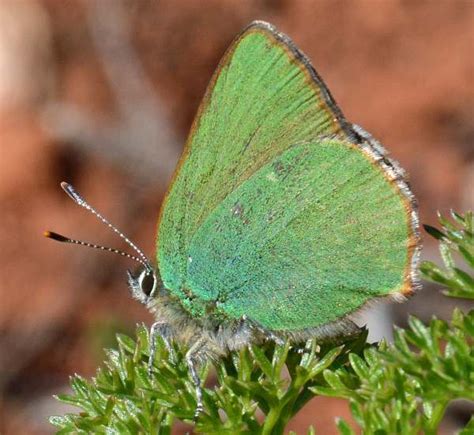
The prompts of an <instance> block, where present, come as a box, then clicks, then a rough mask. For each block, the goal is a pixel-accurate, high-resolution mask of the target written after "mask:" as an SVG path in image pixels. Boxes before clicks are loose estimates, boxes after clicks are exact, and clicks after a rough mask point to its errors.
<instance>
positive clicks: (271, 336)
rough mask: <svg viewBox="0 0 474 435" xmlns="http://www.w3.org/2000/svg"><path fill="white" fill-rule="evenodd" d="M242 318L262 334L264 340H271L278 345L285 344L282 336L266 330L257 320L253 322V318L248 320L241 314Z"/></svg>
mask: <svg viewBox="0 0 474 435" xmlns="http://www.w3.org/2000/svg"><path fill="white" fill-rule="evenodd" d="M242 320H244V321H247V322H248V323H249V325H250V327H251V328H252V329H253V330H255V331H257V332H259V333H260V334H262V335H263V336H264V337H265V339H266V340H272V341H274V342H275V343H276V344H278V345H279V346H283V345H284V344H285V340H283V339H282V338H280V337H278V335H276V334H274V333H273V332H271V331H268V330H267V329H265V328H263V327H262V326H260V325H259V324H258V323H257V322H254V321H253V320H250V319H249V318H248V317H247V316H243V318H242Z"/></svg>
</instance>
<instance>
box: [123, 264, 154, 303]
mask: <svg viewBox="0 0 474 435" xmlns="http://www.w3.org/2000/svg"><path fill="white" fill-rule="evenodd" d="M127 276H128V285H129V286H130V291H131V293H132V296H133V297H134V298H135V299H136V300H137V301H139V302H141V303H143V304H146V303H147V302H148V301H150V299H152V298H153V297H155V296H156V292H157V291H158V288H159V287H158V277H157V276H156V273H155V271H154V270H153V268H152V267H151V266H149V265H146V266H141V267H139V268H138V270H137V271H136V272H131V271H130V270H127Z"/></svg>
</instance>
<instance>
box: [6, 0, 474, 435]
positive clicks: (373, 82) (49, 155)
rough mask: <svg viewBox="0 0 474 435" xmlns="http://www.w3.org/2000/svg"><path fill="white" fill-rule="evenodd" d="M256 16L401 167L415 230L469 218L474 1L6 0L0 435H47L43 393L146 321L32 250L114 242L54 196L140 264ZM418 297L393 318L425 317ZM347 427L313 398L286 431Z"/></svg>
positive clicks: (81, 268)
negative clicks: (221, 77) (128, 246)
mask: <svg viewBox="0 0 474 435" xmlns="http://www.w3.org/2000/svg"><path fill="white" fill-rule="evenodd" d="M254 19H264V20H267V21H270V22H272V23H273V24H275V25H276V26H277V27H278V28H279V29H280V30H281V31H283V32H285V33H287V34H289V35H290V36H291V37H292V39H293V40H294V41H295V42H296V43H297V44H298V46H299V47H300V48H301V49H302V50H303V51H304V52H305V53H306V54H307V55H308V56H309V57H310V58H311V60H312V62H313V65H314V66H315V68H316V69H317V71H318V72H319V73H320V75H321V76H322V77H323V78H324V80H325V81H326V83H327V84H328V86H329V88H330V89H331V91H332V93H333V95H334V97H335V99H336V101H337V102H338V103H339V105H340V107H341V108H342V110H343V112H344V114H345V115H346V117H347V118H348V119H349V120H350V121H352V122H355V123H357V124H360V125H362V126H364V128H365V129H367V130H368V131H370V132H371V133H372V134H373V135H374V136H375V137H377V138H378V139H380V140H381V141H382V142H383V144H384V145H385V146H386V147H387V148H388V149H389V150H390V151H391V154H392V156H393V157H394V158H396V159H397V160H399V161H400V163H401V164H402V166H403V167H404V168H405V169H406V170H407V171H408V173H409V174H410V180H411V184H412V186H413V190H414V192H415V194H416V196H417V198H418V200H419V203H420V209H421V219H422V221H423V222H424V223H431V224H433V223H435V220H436V211H437V210H440V211H441V212H446V211H447V210H449V209H450V208H454V209H456V210H459V211H465V210H467V209H468V208H471V209H472V207H473V201H474V173H473V172H474V171H473V170H474V116H473V115H474V113H473V108H474V82H473V66H474V62H473V53H474V2H473V1H470V0H465V1H464V0H453V1H448V0H440V1H434V0H433V1H419V0H417V1H402V0H400V1H396V0H393V1H392V0H386V1H376V0H360V1H356V0H354V1H350V0H334V1H333V0H320V1H309V0H308V1H305V0H296V1H295V0H278V1H269V0H259V1H251V0H243V1H239V0H228V1H222V0H205V1H202V0H174V1H171V0H160V1H154V0H153V1H152V0H142V1H131V0H127V1H119V0H103V1H92V0H90V1H80V0H69V1H67V2H63V1H55V0H35V1H33V0H28V1H26V0H25V1H16V0H3V1H2V2H0V147H1V148H0V150H1V155H0V208H1V218H2V222H1V225H0V246H1V249H0V279H1V285H0V433H2V434H4V435H10V434H20V435H21V434H38V435H40V434H47V433H51V432H52V430H53V429H52V426H50V425H49V423H48V422H47V416H49V415H52V414H53V415H54V414H61V413H64V412H65V411H67V409H66V407H65V406H63V405H61V404H59V403H57V402H56V401H55V400H53V399H52V397H51V396H52V394H56V393H59V392H62V391H66V390H67V383H68V376H69V375H71V374H73V373H80V374H81V375H84V376H91V375H93V374H94V371H95V368H96V367H97V365H98V364H99V363H100V362H101V361H102V359H103V351H102V348H103V347H107V346H113V344H114V339H113V337H114V334H115V333H116V332H118V331H125V332H131V331H133V329H134V325H135V324H136V323H137V322H145V323H147V324H150V322H151V320H152V319H151V317H150V315H149V314H148V313H147V312H146V311H145V310H144V308H143V307H141V306H140V305H139V304H138V303H135V302H133V303H132V302H131V300H130V298H129V293H128V290H127V286H126V281H125V278H126V277H125V271H126V269H127V268H128V267H131V266H130V264H129V263H128V262H127V261H126V260H125V259H122V258H120V257H118V256H113V255H102V254H101V253H99V252H96V251H92V250H85V249H80V248H77V249H74V248H73V247H69V246H61V245H58V244H55V243H53V242H51V241H49V240H46V239H44V238H43V236H42V232H43V230H45V229H52V230H56V231H58V232H61V233H64V234H67V235H71V236H76V237H78V238H82V239H86V240H90V241H93V242H97V243H103V244H105V245H111V246H116V245H117V244H119V243H118V240H117V238H116V237H115V236H114V235H113V234H111V232H110V231H108V230H106V229H105V227H103V226H101V225H100V224H98V222H97V221H96V220H95V219H94V218H93V217H92V216H90V215H88V214H87V213H85V212H84V211H83V210H82V209H79V208H78V207H76V206H74V204H73V203H72V202H71V201H70V199H69V198H67V196H66V195H65V194H64V193H63V192H62V190H61V189H60V188H59V182H61V181H63V180H67V181H69V182H71V183H73V184H74V185H75V186H76V187H77V188H78V190H79V191H80V192H81V193H82V194H83V195H84V196H85V197H86V198H87V199H88V200H89V201H90V202H91V203H92V204H94V205H96V206H97V207H98V208H99V209H100V210H101V211H102V212H103V214H104V215H105V216H107V217H109V218H110V220H112V221H113V222H114V223H115V224H116V225H117V226H118V227H119V228H121V229H122V230H123V231H124V232H125V233H126V234H127V235H128V237H129V238H131V239H132V240H134V241H135V242H136V243H137V244H138V245H139V246H142V247H143V249H144V250H145V251H146V252H147V253H150V256H153V255H152V254H151V253H152V252H154V239H155V230H156V229H155V226H156V219H157V215H158V211H159V207H160V202H161V199H162V197H163V195H164V193H165V191H166V186H167V183H168V181H169V178H170V176H171V174H172V172H173V169H174V166H175V163H176V159H177V157H178V156H179V154H180V151H181V149H182V146H183V143H184V140H185V137H186V135H187V130H188V129H189V126H190V123H191V122H192V119H193V117H194V113H195V111H196V109H197V106H198V104H199V101H200V99H201V97H202V95H203V92H204V90H205V87H206V85H207V82H208V80H209V78H210V76H211V74H212V72H213V70H214V68H215V67H216V65H217V63H218V61H219V58H220V56H221V55H222V54H223V51H224V50H225V48H226V47H227V45H228V44H229V42H230V41H231V40H232V38H233V37H234V36H235V35H236V34H237V33H238V32H239V31H240V30H241V29H242V28H243V27H244V26H245V25H247V24H248V23H249V22H251V21H252V20H254ZM425 246H426V249H425V253H424V258H435V252H434V245H433V244H431V243H430V241H429V240H426V243H425ZM427 291H429V290H425V296H423V294H420V295H418V296H416V297H415V298H414V301H413V302H412V303H410V304H409V305H407V306H406V307H405V308H403V307H399V308H398V310H399V311H400V310H401V311H402V313H403V315H402V317H403V316H406V312H407V311H411V312H423V313H425V314H428V315H429V314H431V313H433V312H435V311H437V306H439V302H436V301H437V299H436V298H434V297H431V296H428V297H427V296H426V292H427ZM421 293H423V292H421ZM417 301H418V302H417ZM401 321H403V320H401ZM348 415H349V411H348V407H347V406H346V404H345V403H343V402H340V401H337V400H326V399H321V398H318V399H316V400H315V401H313V402H311V403H310V404H309V405H308V406H307V407H306V408H305V409H304V411H303V412H301V414H300V415H299V416H298V418H297V419H296V420H295V421H294V422H293V423H292V425H291V428H292V429H294V430H296V431H297V432H298V433H304V431H305V430H306V428H307V427H308V425H309V424H315V426H316V427H317V428H318V429H319V432H318V433H321V434H333V433H336V429H335V426H334V418H335V416H344V417H348ZM463 418H465V414H463V413H462V412H461V413H456V415H455V416H454V417H452V419H451V420H450V421H447V422H446V429H445V431H446V432H445V433H450V432H449V431H450V430H451V429H450V428H454V427H456V424H458V422H460V421H462V419H463ZM176 433H181V432H179V429H177V432H176Z"/></svg>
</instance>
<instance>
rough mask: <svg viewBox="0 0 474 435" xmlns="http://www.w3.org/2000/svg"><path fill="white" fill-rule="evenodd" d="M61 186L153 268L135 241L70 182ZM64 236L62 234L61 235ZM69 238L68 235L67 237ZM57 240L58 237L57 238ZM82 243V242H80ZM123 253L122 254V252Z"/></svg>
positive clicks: (143, 262)
mask: <svg viewBox="0 0 474 435" xmlns="http://www.w3.org/2000/svg"><path fill="white" fill-rule="evenodd" d="M61 187H62V189H63V190H64V191H65V192H66V193H67V194H68V196H69V197H70V198H71V199H72V200H73V201H74V202H75V203H76V204H77V205H80V206H81V207H84V208H85V209H86V210H88V211H89V212H91V213H92V214H93V215H94V216H95V217H96V218H98V219H99V220H100V221H101V222H103V223H104V224H105V225H107V226H108V227H109V228H110V229H112V231H114V232H115V233H116V234H118V235H119V236H120V237H121V238H122V239H123V240H125V242H126V243H127V244H128V245H129V246H130V247H131V248H132V249H133V250H134V251H135V252H136V253H137V254H138V255H139V257H140V258H141V261H140V263H142V264H144V265H145V266H146V267H147V268H148V269H151V266H150V262H149V261H148V258H146V256H145V254H144V253H143V251H142V250H141V249H140V248H139V247H138V246H137V245H135V243H133V242H132V241H131V240H130V239H129V238H128V237H127V236H125V234H123V233H122V232H121V231H119V230H118V229H117V228H115V227H114V226H113V225H112V224H111V223H110V222H109V221H108V220H107V219H106V218H105V217H104V216H102V215H101V214H100V213H99V212H98V211H97V210H96V209H95V208H94V207H92V206H91V205H89V204H88V203H87V202H86V200H85V199H84V198H83V197H82V196H81V195H79V194H78V193H77V192H76V190H75V189H74V187H72V186H71V185H70V184H69V183H66V182H65V181H63V182H62V183H61ZM51 234H55V233H51ZM61 237H62V236H61ZM51 238H54V237H51ZM66 239H67V237H66ZM55 240H57V239H55ZM69 240H72V239H69ZM58 241H61V240H58ZM77 242H78V241H72V243H77ZM79 244H81V243H79ZM90 245H91V247H96V246H95V245H92V244H90ZM101 248H102V247H98V249H101ZM104 249H106V250H107V249H108V248H104ZM121 252H122V251H118V253H121ZM121 255H122V254H121ZM132 257H133V256H130V258H132Z"/></svg>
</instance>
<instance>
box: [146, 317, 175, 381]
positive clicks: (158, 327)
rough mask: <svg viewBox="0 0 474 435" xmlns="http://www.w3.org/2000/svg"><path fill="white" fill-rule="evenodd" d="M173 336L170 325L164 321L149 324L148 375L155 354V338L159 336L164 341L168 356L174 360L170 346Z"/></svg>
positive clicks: (151, 368)
mask: <svg viewBox="0 0 474 435" xmlns="http://www.w3.org/2000/svg"><path fill="white" fill-rule="evenodd" d="M172 336H173V331H172V330H171V327H170V325H168V324H167V323H164V322H155V323H153V325H151V328H150V356H149V358H148V375H149V376H151V372H152V370H153V362H154V361H155V355H156V339H157V338H158V337H161V338H162V339H163V341H164V342H165V346H166V349H168V353H169V355H170V358H171V359H173V360H174V350H173V348H172V346H171V341H170V340H171V338H172Z"/></svg>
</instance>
